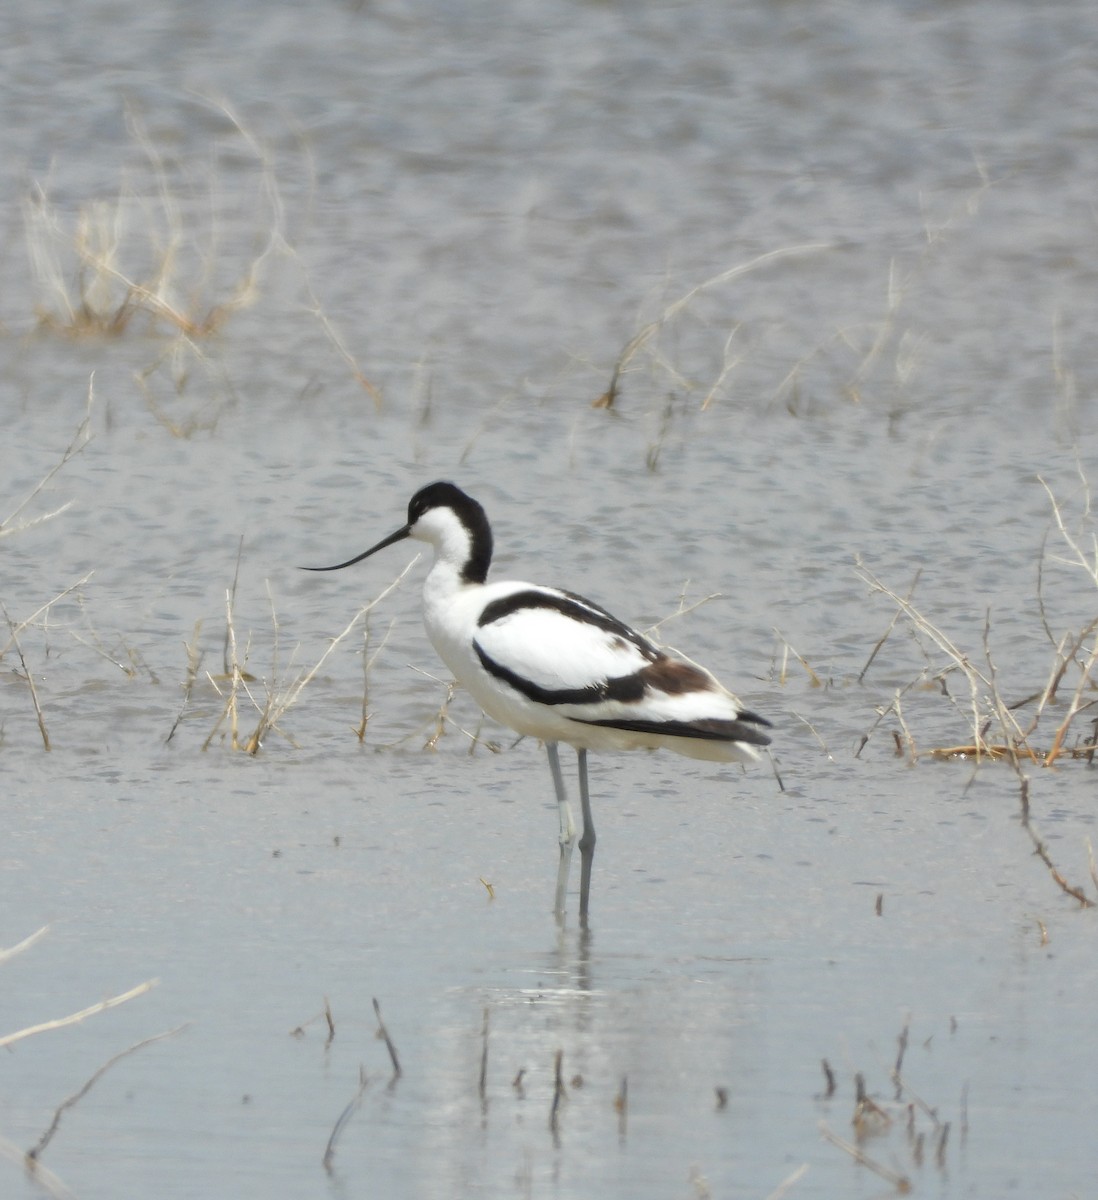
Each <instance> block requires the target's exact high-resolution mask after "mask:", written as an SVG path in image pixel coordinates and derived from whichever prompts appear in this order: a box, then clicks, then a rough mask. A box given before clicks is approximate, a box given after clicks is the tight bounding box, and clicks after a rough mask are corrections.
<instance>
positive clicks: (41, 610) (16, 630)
mask: <svg viewBox="0 0 1098 1200" xmlns="http://www.w3.org/2000/svg"><path fill="white" fill-rule="evenodd" d="M94 574H95V572H94V571H89V572H88V573H87V574H86V575H85V576H84V577H83V578H82V579H78V580H77V581H76V582H75V583H72V584H69V586H68V587H67V588H65V589H64V590H63V591H60V592H58V593H57V595H56V596H54V597H53V599H52V600H47V601H46V603H45V604H43V605H41V606H40V607H38V608H36V609H35V610H34V612H32V613H31V615H30V616H29V617H24V618H23V619H22V620H21V621H19V622H17V623H14V624H13V623H11V622H10V620H9V629H10V636H9V638H8V640H7V641H6V642H5V643H4V645H3V646H0V658H3V657H4V655H5V654H6V653H7V652H8V650H10V649H11V647H12V646H13V645H14V644H15V639H16V638H17V637H18V635H19V634H21V633H22V632H23V630H24V629H28V628H29V627H30V626H31V625H34V624H35V623H36V622H37V620H38V618H39V617H43V616H45V615H46V614H47V613H48V612H49V610H50V609H51V608H52V607H53V606H54V605H55V604H57V603H58V601H60V600H64V598H65V597H66V596H70V595H72V593H73V592H76V591H79V589H80V588H82V587H83V586H84V584H85V583H87V582H88V580H89V579H91V577H92V575H94Z"/></svg>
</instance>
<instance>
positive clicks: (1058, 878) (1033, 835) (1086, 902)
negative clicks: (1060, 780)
mask: <svg viewBox="0 0 1098 1200" xmlns="http://www.w3.org/2000/svg"><path fill="white" fill-rule="evenodd" d="M1018 774H1019V780H1020V784H1021V797H1020V798H1021V806H1022V826H1023V828H1024V829H1025V831H1026V833H1028V834H1029V839H1030V841H1031V842H1032V843H1033V851H1034V853H1035V854H1036V855H1037V857H1038V858H1039V859H1040V860H1041V862H1043V863H1044V864H1045V866H1046V867H1047V868H1048V872H1049V874H1050V875H1051V876H1052V878H1053V881H1054V882H1055V883H1056V885H1057V887H1059V888H1060V890H1061V891H1062V892H1064V893H1066V894H1067V895H1068V896H1070V897H1071V898H1072V899H1073V900H1076V901H1078V903H1079V905H1080V907H1081V908H1093V907H1094V901H1093V900H1091V899H1090V898H1089V897H1088V896H1087V894H1086V892H1084V891H1083V889H1082V888H1081V887H1076V886H1075V885H1073V884H1070V883H1068V881H1067V880H1066V879H1065V878H1064V876H1063V875H1062V874H1061V873H1060V871H1059V870H1058V869H1057V867H1056V865H1055V863H1053V861H1052V856H1051V855H1050V854H1049V852H1048V847H1047V846H1046V845H1045V842H1044V839H1043V838H1042V837H1041V836H1040V834H1039V833H1038V832H1037V827H1036V826H1035V825H1034V823H1033V820H1032V818H1031V816H1030V811H1029V780H1028V779H1027V778H1026V776H1025V775H1023V774H1021V772H1020V771H1019V773H1018Z"/></svg>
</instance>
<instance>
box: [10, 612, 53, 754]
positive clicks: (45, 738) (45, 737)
mask: <svg viewBox="0 0 1098 1200" xmlns="http://www.w3.org/2000/svg"><path fill="white" fill-rule="evenodd" d="M0 612H2V613H3V614H4V620H5V621H7V623H8V629H9V630H10V631H11V642H9V643H8V644H9V645H11V643H12V642H14V643H15V653H16V654H17V655H18V656H19V665H20V666H21V667H22V668H23V673H22V677H23V678H24V679H25V680H26V681H27V687H28V688H29V689H30V696H31V703H32V704H33V705H34V715H35V717H36V718H37V719H38V732H39V733H40V734H41V735H42V746H43V748H44V749H46V750H49V749H50V735H49V733H48V731H47V730H46V718H45V717H44V716H43V715H42V705H41V704H39V702H38V689H37V688H36V687H35V686H34V675H33V674H32V672H31V669H30V667H28V666H27V660H26V658H25V657H24V656H23V647H22V646H21V645H20V644H19V635H18V634H17V633H16V632H15V622H14V621H13V620H12V619H11V617H9V616H8V610H7V608H6V607H5V606H4V605H3V604H2V603H0Z"/></svg>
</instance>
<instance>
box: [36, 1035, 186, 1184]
mask: <svg viewBox="0 0 1098 1200" xmlns="http://www.w3.org/2000/svg"><path fill="white" fill-rule="evenodd" d="M189 1024H190V1022H189V1021H185V1022H184V1023H183V1024H182V1025H177V1026H176V1027H175V1028H174V1029H168V1030H166V1031H165V1032H164V1033H156V1034H153V1036H152V1037H147V1038H143V1039H142V1040H141V1041H140V1042H135V1043H134V1045H132V1046H130V1047H128V1048H127V1049H125V1050H122V1051H120V1052H119V1053H118V1054H115V1055H114V1056H113V1057H111V1058H109V1059H107V1061H106V1062H105V1063H104V1064H103V1065H102V1066H101V1067H100V1068H99V1070H98V1071H96V1072H95V1073H94V1074H93V1075H92V1076H91V1078H90V1079H88V1081H87V1082H86V1083H85V1084H84V1086H83V1087H81V1088H79V1089H78V1090H77V1091H75V1092H74V1093H73V1094H72V1095H71V1096H69V1097H68V1099H67V1100H62V1101H61V1103H60V1104H59V1105H58V1106H57V1110H56V1111H55V1112H54V1114H53V1120H52V1121H51V1122H50V1127H49V1128H48V1129H47V1130H46V1132H45V1133H44V1134H42V1136H41V1137H40V1138H39V1139H38V1141H37V1142H36V1143H35V1144H34V1146H33V1147H32V1148H31V1149H30V1150H28V1151H27V1158H28V1159H30V1160H31V1161H33V1162H34V1163H35V1164H37V1160H38V1159H39V1158H40V1157H41V1155H42V1152H43V1151H44V1150H45V1148H46V1147H47V1146H48V1145H49V1144H50V1142H51V1141H52V1140H53V1135H54V1134H55V1133H56V1132H57V1130H58V1127H59V1126H60V1124H61V1116H62V1114H63V1113H64V1112H65V1111H66V1109H70V1108H72V1107H73V1106H74V1105H75V1104H77V1103H78V1102H79V1101H80V1100H82V1099H83V1098H84V1097H85V1096H86V1095H87V1094H88V1092H90V1091H91V1089H92V1088H93V1087H94V1086H95V1084H96V1083H97V1082H98V1080H100V1079H101V1078H102V1077H103V1076H104V1075H105V1074H106V1073H107V1071H109V1070H110V1069H111V1067H113V1066H114V1064H115V1063H117V1062H119V1061H120V1060H121V1059H123V1058H126V1057H127V1056H128V1055H130V1054H133V1053H135V1052H136V1051H138V1050H143V1049H144V1048H145V1047H146V1046H151V1045H152V1043H153V1042H162V1041H163V1040H164V1039H165V1038H170V1037H174V1036H175V1035H176V1034H177V1033H180V1032H181V1031H182V1030H184V1029H186V1028H187V1026H188V1025H189Z"/></svg>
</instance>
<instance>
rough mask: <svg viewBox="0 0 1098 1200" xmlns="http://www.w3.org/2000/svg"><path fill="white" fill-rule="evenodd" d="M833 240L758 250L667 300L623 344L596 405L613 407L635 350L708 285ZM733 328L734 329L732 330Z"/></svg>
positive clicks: (813, 250) (711, 392) (829, 247)
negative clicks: (657, 313) (672, 299)
mask: <svg viewBox="0 0 1098 1200" xmlns="http://www.w3.org/2000/svg"><path fill="white" fill-rule="evenodd" d="M834 248H835V247H834V244H833V243H831V242H809V243H805V244H804V245H800V246H784V247H781V248H780V249H777V250H770V251H768V252H767V253H766V254H760V255H758V256H757V257H755V258H753V259H751V260H750V261H748V262H745V263H740V264H739V265H738V266H735V267H731V268H729V269H728V270H727V271H721V272H720V273H719V274H717V275H714V276H712V277H711V278H709V279H706V280H703V281H702V282H701V283H699V284H696V285H695V286H694V287H692V288H690V290H689V291H687V292H684V293H683V295H681V296H680V297H679V298H678V299H677V300H674V301H672V303H670V304H668V305H667V306H666V307H665V308H664V309H663V311H662V312H661V313H660V315H659V316H658V317H657V318H656V319H655V320H654V321H650V322H649V323H648V324H647V325H644V326H643V327H642V328H641V329H639V330H638V331H637V332H636V333H635V334H634V335H633V336H632V337H631V338H630V339H629V340H628V341H627V342H626V343H625V346H624V347H623V348H622V351H621V353H620V354H619V355H618V357H617V360H616V362H615V363H614V368H613V370H612V371H611V374H610V382H609V384H608V385H607V388H606V391H605V392H603V394H602V395H601V396H600V397H599V398H598V399H597V400H596V401H595V402H594V406H593V407H595V408H609V409H612V408H613V407H614V405H615V404H616V402H617V400H618V396H619V395H620V392H621V379H622V375H623V374H624V373H625V370H626V368H627V367H628V366H629V363H630V362H631V361H632V359H633V357H634V356H635V355H636V354H637V352H638V351H639V350H640V349H642V347H644V345H645V344H646V343H647V342H649V341H650V340H651V339H652V338H653V337H655V336H656V335H657V334H658V333H660V332H661V331H662V330H663V328H664V327H665V326H667V325H668V324H670V323H671V322H672V321H674V319H675V318H676V317H677V316H679V315H680V314H681V313H682V312H683V311H684V310H685V309H687V308H688V307H689V306H690V304H691V303H692V302H693V301H694V300H695V299H696V298H697V297H698V296H699V295H701V294H702V293H703V292H706V291H709V290H710V289H711V288H715V287H719V286H720V285H722V284H725V283H731V282H732V281H733V280H735V279H738V278H740V276H742V275H747V274H749V273H750V272H752V271H757V270H758V269H759V268H761V267H764V266H769V265H770V264H771V263H774V262H777V261H779V260H781V259H784V258H791V257H793V256H795V255H800V254H816V253H819V252H820V251H822V250H833V249H834ZM734 333H735V330H734V329H733V334H734ZM731 340H732V335H731V334H730V335H729V339H728V341H727V342H726V343H725V365H724V368H723V369H722V371H721V374H720V377H719V379H718V381H717V383H715V384H714V385H713V387H712V388H711V389H710V390H709V394H708V395H707V396H706V398H705V401H704V405H703V407H708V405H709V404H710V403H711V401H712V399H713V395H714V393H715V392H716V391H717V389H718V388H719V387H720V386H721V383H723V381H724V378H725V377H726V376H727V374H728V373H729V371H730V370H731V368H732V365H734V364H733V363H731V362H730V358H729V345H730V343H731Z"/></svg>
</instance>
